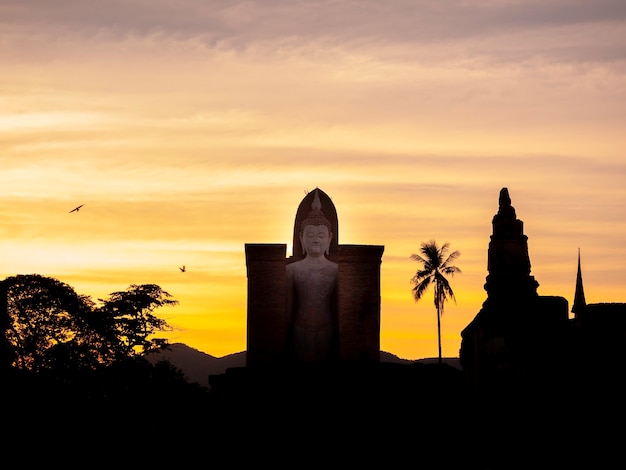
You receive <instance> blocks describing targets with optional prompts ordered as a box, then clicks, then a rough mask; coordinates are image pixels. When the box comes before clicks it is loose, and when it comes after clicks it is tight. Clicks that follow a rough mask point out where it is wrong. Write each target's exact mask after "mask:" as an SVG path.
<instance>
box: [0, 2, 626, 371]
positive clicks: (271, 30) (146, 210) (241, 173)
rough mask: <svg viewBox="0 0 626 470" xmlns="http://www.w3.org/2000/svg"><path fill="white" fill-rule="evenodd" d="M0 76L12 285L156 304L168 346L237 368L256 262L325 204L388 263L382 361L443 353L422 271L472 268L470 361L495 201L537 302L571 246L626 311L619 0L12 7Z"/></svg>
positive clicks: (3, 13)
mask: <svg viewBox="0 0 626 470" xmlns="http://www.w3.org/2000/svg"><path fill="white" fill-rule="evenodd" d="M0 65H1V67H2V68H1V72H0V178H1V180H2V182H1V186H0V188H1V190H0V278H2V279H4V278H5V277H8V276H13V275H16V274H33V273H36V274H40V275H44V276H50V277H54V278H56V279H58V280H60V281H62V282H65V283H67V284H69V285H70V286H72V287H73V288H74V289H75V290H76V292H78V293H79V294H84V295H89V296H90V297H92V298H93V299H94V300H97V299H98V298H103V297H106V296H108V294H110V293H112V292H116V291H120V290H125V289H126V288H128V287H129V286H130V285H131V284H143V283H151V284H158V285H159V286H161V287H162V288H163V289H164V290H166V291H167V292H169V293H170V294H171V295H172V296H173V298H174V299H175V300H178V301H179V304H178V305H177V306H174V307H164V308H162V309H160V310H157V313H158V314H159V315H160V316H161V317H163V318H165V319H166V320H167V321H168V323H169V324H170V325H172V326H173V327H174V330H173V331H172V332H169V333H168V334H167V337H168V338H169V339H170V341H171V342H183V343H186V344H187V345H189V346H191V347H193V348H196V349H199V350H201V351H204V352H206V353H208V354H211V355H214V356H224V355H227V354H230V353H235V352H240V351H243V350H245V348H246V302H247V299H246V294H247V279H246V265H245V254H244V246H245V244H246V243H284V244H287V254H288V255H290V254H291V243H292V240H291V239H292V232H293V223H294V219H295V215H296V210H297V208H298V205H299V203H300V201H301V200H302V198H303V197H304V195H305V194H306V192H307V191H310V190H312V189H314V188H315V187H319V188H320V189H321V190H323V191H324V192H325V193H326V194H328V195H329V196H330V197H331V198H332V200H333V202H334V204H335V207H336V209H337V216H338V219H339V229H338V241H339V243H340V244H367V245H384V253H383V258H382V264H381V294H382V299H381V333H380V338H381V341H380V342H381V349H382V350H384V351H388V352H391V353H393V354H396V355H398V356H400V357H403V358H408V359H418V358H424V357H435V356H437V353H438V351H437V322H436V313H435V308H434V305H433V301H432V290H429V292H427V294H426V297H425V298H424V299H422V300H421V301H419V302H417V303H416V302H415V301H414V299H413V297H412V293H411V287H412V285H411V283H410V279H411V277H412V276H413V274H414V273H415V271H416V270H417V269H418V268H419V267H420V265H419V264H418V263H416V262H415V261H413V260H412V259H411V254H412V253H417V252H418V251H419V248H420V244H421V243H422V242H424V241H428V240H431V239H434V240H436V241H437V242H438V243H439V244H442V243H444V242H449V243H450V246H451V249H453V250H459V251H460V252H461V256H460V258H459V259H458V260H457V262H456V263H455V264H456V266H458V267H459V268H460V269H461V270H462V273H461V274H459V275H458V276H455V277H454V278H451V279H450V282H451V285H452V288H453V289H454V292H455V294H456V300H457V302H456V304H455V303H454V302H449V303H447V304H446V307H445V313H444V316H443V318H442V347H443V355H444V356H458V353H459V347H460V341H461V336H460V333H461V330H462V329H463V328H465V326H467V324H468V323H469V322H470V321H471V320H472V319H473V318H474V316H475V315H476V313H478V311H479V310H480V308H481V305H482V303H483V302H484V300H485V299H486V292H485V291H484V289H483V284H484V282H485V277H486V275H487V249H488V245H489V237H490V235H491V230H492V226H491V219H492V217H493V216H494V214H495V213H496V212H497V210H498V195H499V192H500V189H501V188H503V187H507V188H508V189H509V193H510V196H511V199H512V205H513V207H514V208H515V210H516V212H517V217H518V218H519V219H521V220H522V221H523V222H524V232H525V234H526V235H528V246H529V253H530V261H531V265H532V272H531V274H532V275H533V276H534V277H535V279H536V280H537V281H538V282H539V288H538V292H539V294H540V295H557V296H563V297H565V298H566V299H567V300H568V302H569V305H570V308H571V304H572V301H573V296H574V287H575V285H574V283H575V279H576V267H577V256H578V250H579V249H580V253H581V264H582V270H583V279H584V287H585V294H586V300H587V302H588V303H594V302H626V269H625V267H624V263H625V262H626V2H624V1H623V0H594V1H593V2H591V1H587V0H572V1H568V0H562V1H557V0H523V1H522V0H519V1H516V0H476V1H474V0H472V1H469V0H466V1H463V0H437V1H419V0H390V1H385V2H382V1H380V0H366V1H348V0H325V1H301V0H250V1H235V0H151V1H145V0H106V1H105V0H102V1H98V0H95V1H89V2H87V1H84V0H56V1H50V0H19V1H18V0H0ZM79 204H84V207H82V208H81V210H80V211H78V212H73V213H70V212H69V211H70V210H71V209H73V208H74V207H75V206H77V205H79ZM183 265H185V266H186V268H187V271H186V272H184V273H183V272H181V271H180V270H179V267H180V266H183Z"/></svg>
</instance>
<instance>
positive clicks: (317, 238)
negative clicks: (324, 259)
mask: <svg viewBox="0 0 626 470" xmlns="http://www.w3.org/2000/svg"><path fill="white" fill-rule="evenodd" d="M330 238H331V234H330V233H329V231H328V227H326V225H307V226H306V227H304V231H303V232H302V234H301V235H300V241H301V242H302V249H303V250H304V253H306V254H308V255H309V256H313V257H318V256H324V253H327V252H328V247H329V246H330Z"/></svg>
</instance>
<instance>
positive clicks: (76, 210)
mask: <svg viewBox="0 0 626 470" xmlns="http://www.w3.org/2000/svg"><path fill="white" fill-rule="evenodd" d="M84 205H85V204H81V205H80V206H76V207H74V209H72V210H71V211H70V214H71V213H72V212H78V211H79V210H80V208H81V207H83V206H84Z"/></svg>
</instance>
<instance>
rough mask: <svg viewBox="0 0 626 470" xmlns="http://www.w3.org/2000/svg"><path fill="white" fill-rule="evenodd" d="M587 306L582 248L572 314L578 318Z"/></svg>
mask: <svg viewBox="0 0 626 470" xmlns="http://www.w3.org/2000/svg"><path fill="white" fill-rule="evenodd" d="M586 306H587V302H585V290H584V289H583V275H582V272H581V270H580V248H578V272H577V273H576V291H575V293H574V303H573V304H572V313H573V314H574V316H577V314H578V313H580V312H582V311H583V310H584V308H585V307H586Z"/></svg>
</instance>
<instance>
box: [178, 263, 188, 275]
mask: <svg viewBox="0 0 626 470" xmlns="http://www.w3.org/2000/svg"><path fill="white" fill-rule="evenodd" d="M178 269H180V272H181V273H184V272H185V271H187V268H186V267H185V265H184V264H183V266H182V267H181V268H178Z"/></svg>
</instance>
